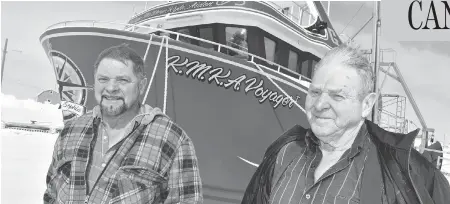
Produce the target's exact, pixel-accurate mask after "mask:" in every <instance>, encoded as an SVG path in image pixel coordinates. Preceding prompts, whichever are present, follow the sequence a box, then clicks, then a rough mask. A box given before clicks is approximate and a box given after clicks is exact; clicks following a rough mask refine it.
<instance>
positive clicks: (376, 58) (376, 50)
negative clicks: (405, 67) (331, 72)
mask: <svg viewBox="0 0 450 204" xmlns="http://www.w3.org/2000/svg"><path fill="white" fill-rule="evenodd" d="M374 3H375V6H374V11H373V12H374V15H373V16H375V21H374V35H373V46H372V47H373V57H372V60H373V62H374V66H373V68H374V74H375V77H374V92H375V93H376V94H377V96H378V97H381V95H380V90H379V89H378V75H379V73H380V72H379V66H380V65H379V64H380V42H379V38H380V34H381V32H380V27H381V17H380V3H381V2H380V1H376V2H374ZM378 109H379V107H378V102H375V105H374V108H373V110H372V122H374V123H375V124H378V123H379V121H378V120H379V112H378Z"/></svg>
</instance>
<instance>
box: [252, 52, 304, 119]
mask: <svg viewBox="0 0 450 204" xmlns="http://www.w3.org/2000/svg"><path fill="white" fill-rule="evenodd" d="M249 62H251V63H253V64H254V65H255V66H256V67H257V68H258V70H259V72H260V73H261V74H262V75H264V76H265V77H266V78H268V79H269V80H270V82H272V83H273V84H274V85H275V86H276V87H277V88H278V89H279V90H280V91H281V92H283V94H284V95H286V97H288V98H289V99H290V100H291V101H292V102H293V103H294V104H295V105H296V106H297V107H298V108H299V109H300V110H302V111H303V112H306V111H305V109H304V108H303V107H301V106H300V105H298V103H297V101H294V99H292V96H290V95H289V94H287V93H286V91H284V90H283V89H282V88H281V87H280V86H278V84H277V83H275V81H274V80H273V79H272V78H271V77H269V75H268V74H267V73H266V72H264V71H263V70H262V69H261V67H259V65H258V64H256V63H255V62H253V61H249Z"/></svg>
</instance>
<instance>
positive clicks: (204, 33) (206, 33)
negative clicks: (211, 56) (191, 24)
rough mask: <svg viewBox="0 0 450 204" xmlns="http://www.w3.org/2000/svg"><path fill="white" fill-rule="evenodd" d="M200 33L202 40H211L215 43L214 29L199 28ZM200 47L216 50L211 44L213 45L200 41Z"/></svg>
mask: <svg viewBox="0 0 450 204" xmlns="http://www.w3.org/2000/svg"><path fill="white" fill-rule="evenodd" d="M198 33H199V36H200V38H202V39H205V40H209V41H211V42H214V35H213V28H212V27H203V28H198ZM199 45H200V46H201V47H204V48H207V49H211V50H214V45H213V44H211V43H207V42H202V41H200V42H199Z"/></svg>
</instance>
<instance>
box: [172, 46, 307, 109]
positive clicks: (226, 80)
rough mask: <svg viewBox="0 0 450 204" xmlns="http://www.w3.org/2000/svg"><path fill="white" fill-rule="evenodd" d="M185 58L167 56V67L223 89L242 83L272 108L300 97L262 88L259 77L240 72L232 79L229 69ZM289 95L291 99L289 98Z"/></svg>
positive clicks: (235, 89) (292, 102) (235, 88)
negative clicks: (270, 103)
mask: <svg viewBox="0 0 450 204" xmlns="http://www.w3.org/2000/svg"><path fill="white" fill-rule="evenodd" d="M185 58H186V59H185V60H184V61H181V57H180V56H178V55H174V56H171V57H169V59H168V65H167V66H168V69H170V70H172V71H173V72H174V73H175V74H177V75H183V74H185V75H186V77H189V76H191V77H192V78H193V79H198V80H199V81H202V82H203V81H205V80H207V81H208V82H209V83H212V82H215V83H216V85H218V86H220V87H224V88H225V89H229V88H231V87H233V90H234V91H239V90H240V89H241V83H244V84H245V85H246V86H245V89H244V92H245V93H246V94H247V93H248V92H250V91H254V95H255V96H256V98H258V99H259V100H258V102H259V103H264V102H265V101H267V100H269V101H270V102H272V104H273V107H274V108H277V107H278V106H279V105H280V104H281V105H282V106H288V107H289V108H292V106H293V105H294V100H295V101H296V102H297V101H298V100H299V99H300V96H296V97H293V96H285V95H283V94H280V93H278V92H277V91H273V90H269V89H267V88H264V86H263V85H264V81H263V80H262V79H260V80H259V82H258V79H257V77H251V78H249V77H248V76H247V75H246V74H242V75H240V76H238V77H236V78H235V79H232V78H230V76H231V74H232V72H231V70H230V69H229V70H228V72H227V73H225V71H226V70H225V69H224V68H222V67H212V66H211V65H207V64H206V63H200V62H199V61H190V60H189V58H187V57H185ZM180 61H181V62H180ZM181 68H185V69H186V71H185V72H184V71H183V70H181ZM206 74H208V76H209V77H207V76H206ZM291 97H292V99H293V100H291V99H290V98H291Z"/></svg>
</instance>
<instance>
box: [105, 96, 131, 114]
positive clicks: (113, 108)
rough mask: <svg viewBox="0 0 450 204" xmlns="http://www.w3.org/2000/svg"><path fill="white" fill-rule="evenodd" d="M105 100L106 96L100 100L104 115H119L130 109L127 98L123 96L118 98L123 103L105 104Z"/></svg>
mask: <svg viewBox="0 0 450 204" xmlns="http://www.w3.org/2000/svg"><path fill="white" fill-rule="evenodd" d="M104 100H105V98H104V97H102V99H101V101H100V107H101V111H102V115H107V116H118V115H121V114H122V113H124V112H125V111H127V110H128V107H127V106H126V104H125V100H124V99H123V98H118V100H120V101H122V104H120V105H111V104H109V105H105V104H104Z"/></svg>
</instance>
